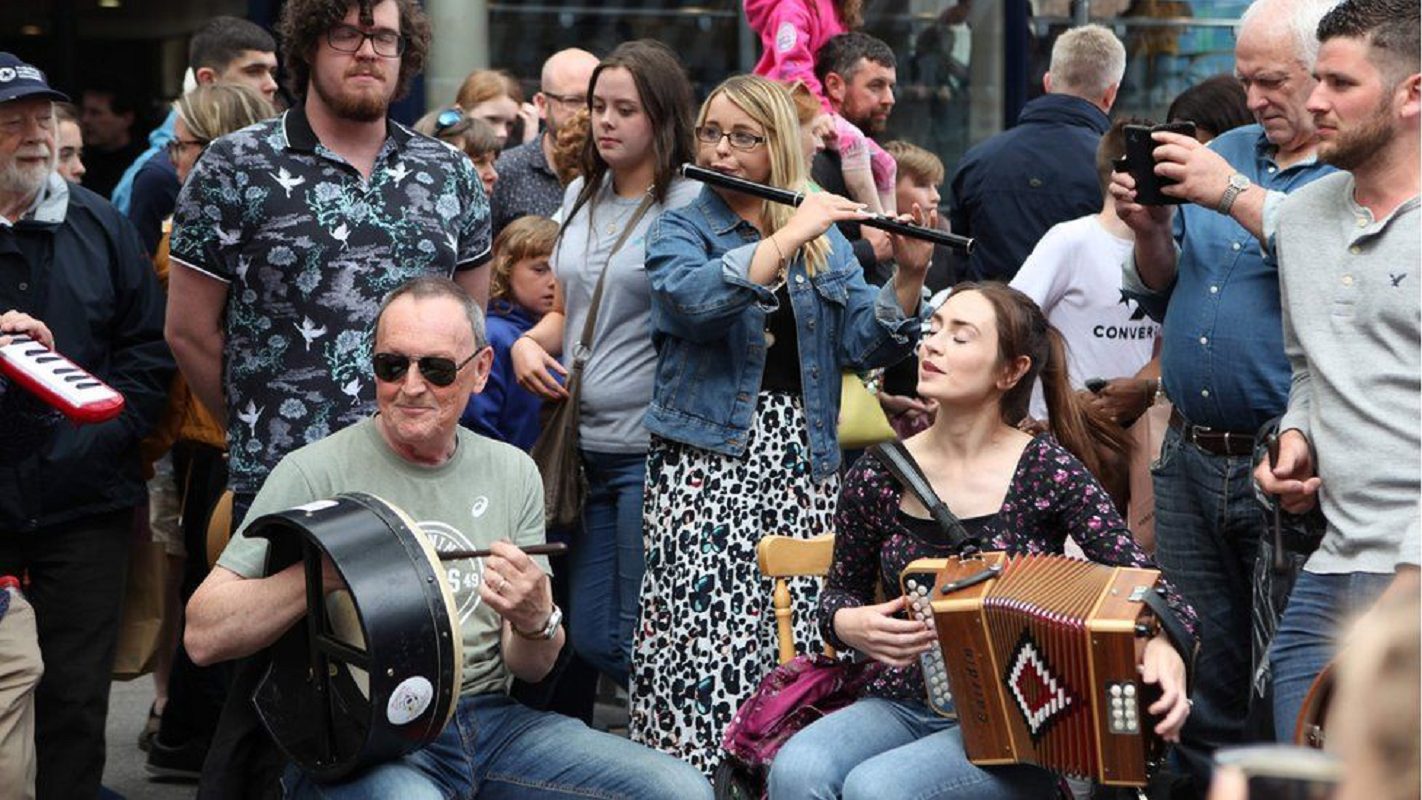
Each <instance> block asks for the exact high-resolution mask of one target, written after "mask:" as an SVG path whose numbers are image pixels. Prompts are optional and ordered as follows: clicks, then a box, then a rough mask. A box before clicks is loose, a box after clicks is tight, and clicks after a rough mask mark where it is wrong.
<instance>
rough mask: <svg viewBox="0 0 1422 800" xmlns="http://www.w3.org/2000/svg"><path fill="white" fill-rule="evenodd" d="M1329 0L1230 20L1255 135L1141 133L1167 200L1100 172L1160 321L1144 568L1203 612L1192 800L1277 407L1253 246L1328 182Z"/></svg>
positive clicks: (1129, 284)
mask: <svg viewBox="0 0 1422 800" xmlns="http://www.w3.org/2000/svg"><path fill="white" fill-rule="evenodd" d="M1334 2H1335V0H1257V2H1255V3H1253V4H1252V5H1250V6H1249V8H1248V9H1246V10H1245V12H1244V15H1243V16H1242V17H1241V21H1240V29H1239V34H1238V39H1237V40H1236V43H1235V48H1234V56H1235V74H1236V75H1237V76H1238V77H1239V80H1240V83H1241V84H1242V85H1243V86H1244V90H1245V95H1246V97H1247V99H1248V104H1249V110H1250V111H1251V112H1252V113H1253V114H1254V118H1255V120H1256V121H1257V122H1258V124H1257V125H1246V126H1244V127H1240V128H1235V129H1234V130H1231V131H1228V132H1226V133H1224V134H1222V135H1220V136H1219V137H1217V138H1215V139H1213V140H1211V141H1210V143H1209V144H1208V145H1202V144H1200V143H1199V141H1198V140H1196V139H1195V137H1193V136H1183V135H1179V134H1172V133H1164V132H1162V133H1156V134H1153V138H1154V139H1155V143H1156V145H1157V146H1156V148H1155V150H1154V151H1153V154H1154V157H1155V160H1156V167H1155V172H1156V174H1157V175H1160V176H1163V177H1167V178H1174V179H1177V180H1179V183H1177V184H1175V185H1174V186H1167V187H1165V188H1164V189H1163V190H1162V191H1163V192H1164V193H1166V194H1168V195H1172V196H1174V197H1177V198H1180V199H1183V200H1186V201H1188V202H1186V203H1185V204H1184V205H1181V206H1179V209H1178V210H1176V209H1175V208H1174V207H1172V206H1168V205H1166V206H1142V205H1140V204H1139V203H1137V202H1136V193H1135V181H1134V180H1132V179H1131V176H1130V175H1129V174H1128V173H1125V172H1116V173H1114V174H1113V175H1112V176H1111V193H1112V195H1114V196H1115V198H1116V213H1117V214H1118V215H1119V216H1120V217H1121V219H1122V220H1124V221H1125V222H1126V224H1127V225H1129V226H1130V227H1131V229H1132V230H1134V231H1135V246H1134V248H1133V250H1132V253H1131V254H1130V255H1129V256H1128V257H1127V259H1126V263H1125V265H1124V270H1123V275H1122V288H1123V290H1124V296H1125V297H1128V298H1130V299H1133V300H1136V301H1138V302H1139V303H1140V305H1141V307H1142V308H1144V309H1145V311H1146V313H1147V314H1149V315H1150V316H1151V317H1152V318H1153V319H1155V320H1157V321H1159V322H1161V323H1162V324H1163V327H1162V329H1161V336H1160V338H1161V341H1162V342H1163V349H1162V352H1161V382H1162V384H1163V386H1164V389H1165V393H1166V395H1167V396H1168V397H1169V398H1170V400H1171V402H1172V403H1173V404H1174V410H1173V411H1172V413H1171V416H1170V425H1169V428H1168V429H1167V430H1166V432H1165V441H1164V443H1163V444H1162V446H1161V450H1160V457H1159V458H1158V459H1157V460H1156V462H1155V464H1154V466H1153V468H1152V470H1151V473H1152V481H1153V483H1154V489H1155V505H1156V517H1155V535H1156V554H1155V555H1156V560H1157V561H1158V562H1159V563H1160V567H1161V569H1162V570H1163V571H1164V573H1165V575H1166V577H1167V578H1169V579H1170V580H1171V581H1172V582H1174V584H1175V585H1176V586H1177V587H1179V589H1180V592H1181V594H1183V595H1185V599H1186V600H1188V601H1190V603H1191V604H1192V605H1194V606H1195V607H1196V608H1197V609H1199V611H1200V630H1201V636H1200V641H1201V644H1200V653H1199V656H1198V658H1197V660H1196V664H1195V681H1194V687H1193V692H1192V695H1191V697H1192V699H1193V700H1194V701H1195V705H1194V711H1193V713H1192V714H1191V715H1190V719H1189V721H1188V722H1186V724H1185V729H1184V731H1183V732H1182V733H1181V737H1180V738H1181V744H1180V746H1179V747H1178V748H1177V750H1176V752H1177V753H1179V754H1180V755H1181V757H1182V758H1183V760H1184V761H1185V762H1186V763H1187V764H1188V765H1189V766H1190V768H1191V771H1192V772H1193V773H1194V775H1195V777H1196V779H1197V780H1199V781H1200V782H1201V791H1202V792H1203V790H1204V786H1205V783H1204V781H1205V780H1207V778H1208V775H1209V773H1210V771H1211V766H1210V754H1211V753H1212V752H1213V751H1214V750H1215V749H1216V748H1218V747H1221V746H1227V745H1230V744H1236V743H1239V742H1240V741H1242V740H1243V739H1244V738H1245V736H1246V730H1245V724H1246V721H1247V718H1248V715H1249V698H1250V670H1251V658H1252V655H1253V651H1252V645H1251V633H1250V620H1251V610H1252V609H1253V607H1254V600H1253V588H1252V577H1253V575H1254V568H1255V561H1256V556H1257V555H1258V553H1259V550H1260V542H1261V539H1263V538H1264V537H1265V536H1266V535H1267V531H1268V526H1266V525H1265V521H1264V515H1263V514H1262V513H1261V512H1260V509H1259V504H1258V500H1257V499H1256V498H1255V494H1254V482H1253V480H1252V478H1251V475H1250V473H1251V471H1252V470H1253V469H1254V460H1253V453H1254V435H1255V433H1256V432H1257V431H1258V430H1259V428H1260V427H1261V426H1263V425H1264V424H1265V423H1266V422H1269V421H1270V420H1272V419H1274V418H1275V417H1278V416H1279V415H1280V414H1282V413H1283V412H1284V407H1285V404H1286V400H1287V398H1288V395H1289V361H1288V358H1286V357H1285V355H1284V342H1283V324H1282V322H1281V319H1280V310H1279V276H1278V267H1277V264H1276V262H1275V260H1274V256H1273V254H1272V253H1268V252H1265V251H1263V250H1262V249H1261V247H1260V240H1261V238H1262V233H1263V231H1264V230H1265V229H1266V228H1267V227H1268V225H1269V220H1271V219H1273V218H1274V215H1276V214H1277V213H1278V208H1279V204H1280V203H1281V202H1282V201H1283V199H1284V197H1285V196H1286V195H1287V194H1288V193H1289V192H1293V191H1295V190H1297V189H1299V188H1300V187H1302V186H1304V185H1305V184H1308V183H1310V182H1312V181H1314V180H1317V179H1318V178H1321V177H1323V176H1324V175H1327V174H1329V173H1331V172H1333V171H1334V170H1333V168H1332V167H1331V166H1328V165H1327V164H1324V163H1322V162H1320V161H1318V159H1317V158H1316V157H1315V150H1316V148H1317V145H1318V134H1317V132H1316V130H1315V127H1314V121H1313V116H1312V115H1311V114H1310V113H1309V112H1308V109H1307V108H1306V107H1305V103H1306V102H1307V101H1308V96H1309V93H1310V92H1311V91H1313V87H1314V84H1315V81H1314V79H1313V77H1312V75H1311V72H1310V71H1311V70H1312V68H1313V61H1314V57H1315V56H1316V54H1317V51H1318V40H1317V39H1316V38H1315V37H1314V30H1315V28H1317V26H1318V20H1319V19H1320V18H1322V16H1323V14H1324V12H1326V11H1327V10H1328V9H1329V8H1330V7H1332V5H1333V4H1334Z"/></svg>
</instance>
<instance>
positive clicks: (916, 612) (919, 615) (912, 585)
mask: <svg viewBox="0 0 1422 800" xmlns="http://www.w3.org/2000/svg"><path fill="white" fill-rule="evenodd" d="M936 577H937V576H936V575H934V574H933V573H923V574H920V575H912V576H909V577H908V578H906V579H905V580H904V587H905V588H906V589H907V590H908V591H907V592H906V593H907V594H908V598H909V606H910V607H911V609H912V610H911V613H912V614H913V618H914V619H916V620H918V621H920V622H928V623H929V624H930V625H931V624H932V623H933V598H932V596H931V595H932V590H933V581H934V578H936ZM918 663H919V666H920V667H921V668H922V669H923V685H924V688H925V689H927V690H928V705H929V707H930V708H932V709H933V710H934V711H935V712H936V713H938V714H943V715H947V714H952V713H953V693H952V692H951V691H949V688H948V669H947V667H946V666H944V664H943V650H942V649H941V648H938V647H934V648H931V649H930V650H929V651H928V652H926V653H923V654H922V655H920V656H919V657H918Z"/></svg>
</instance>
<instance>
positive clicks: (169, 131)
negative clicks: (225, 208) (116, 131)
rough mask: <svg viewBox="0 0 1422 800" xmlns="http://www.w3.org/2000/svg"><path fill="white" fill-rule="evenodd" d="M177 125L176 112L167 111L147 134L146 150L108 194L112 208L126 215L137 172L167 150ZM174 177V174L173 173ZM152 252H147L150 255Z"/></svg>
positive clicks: (125, 171) (131, 199)
mask: <svg viewBox="0 0 1422 800" xmlns="http://www.w3.org/2000/svg"><path fill="white" fill-rule="evenodd" d="M177 123H178V112H177V111H176V110H174V111H169V112H168V116H167V117H165V118H164V119H163V124H162V125H159V126H158V127H156V128H154V129H153V130H151V131H149V132H148V149H147V150H144V151H143V152H142V153H139V154H138V158H135V159H134V160H133V163H132V164H129V165H128V169H126V170H124V171H123V177H121V178H119V182H118V184H117V185H115V186H114V190H113V191H112V192H111V193H110V194H109V198H110V199H109V202H111V203H113V204H114V208H117V209H118V210H119V211H121V212H123V213H125V214H127V213H128V208H129V204H130V203H131V202H132V201H133V180H134V178H137V177H138V171H139V170H140V169H142V168H143V165H144V164H146V163H148V159H150V158H152V157H154V156H156V155H158V154H159V153H161V152H163V151H164V150H167V149H168V142H171V141H173V140H174V139H176V138H177V137H178V135H177V133H175V132H174V128H173V126H174V125H176V124H177ZM175 175H176V173H175ZM152 252H153V251H152V250H149V253H150V254H151V253H152Z"/></svg>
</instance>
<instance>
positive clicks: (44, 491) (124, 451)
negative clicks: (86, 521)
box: [0, 175, 175, 533]
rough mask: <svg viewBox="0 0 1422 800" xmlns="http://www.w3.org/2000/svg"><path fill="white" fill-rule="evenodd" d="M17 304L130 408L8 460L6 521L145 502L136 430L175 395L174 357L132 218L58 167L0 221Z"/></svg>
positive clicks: (7, 278) (8, 527)
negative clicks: (11, 218) (11, 220)
mask: <svg viewBox="0 0 1422 800" xmlns="http://www.w3.org/2000/svg"><path fill="white" fill-rule="evenodd" d="M12 308H13V309H18V310H20V311H24V312H25V313H27V314H30V315H31V316H33V317H36V318H37V319H39V320H41V321H43V322H44V323H45V324H46V325H47V326H49V329H50V330H51V331H52V332H53V333H54V340H55V349H56V350H58V351H59V352H60V353H62V354H64V355H65V356H68V357H69V358H70V359H71V360H73V361H75V362H77V363H78V364H79V365H80V366H82V367H84V368H85V369H87V370H89V371H90V372H92V373H94V374H95V375H97V376H98V377H99V378H101V379H102V380H104V381H105V382H107V383H108V384H109V385H110V386H112V387H113V388H114V389H116V390H117V391H119V392H120V393H122V394H123V396H124V400H125V407H124V411H123V413H122V414H120V415H119V416H118V417H117V418H115V419H112V420H110V421H108V422H104V423H101V424H97V425H84V426H78V425H74V424H71V423H68V422H64V423H62V424H60V425H59V426H58V429H57V430H55V431H54V433H53V435H52V436H51V437H50V438H49V440H48V442H47V443H46V444H45V445H43V446H41V447H38V448H36V449H34V450H32V451H30V452H29V453H27V454H25V455H24V456H23V457H21V458H16V459H12V460H8V461H5V462H4V463H0V532H5V533H14V532H27V531H33V530H35V529H38V528H43V527H47V526H50V525H55V524H58V523H62V522H67V521H70V520H74V519H79V518H82V517H86V516H90V515H93V514H98V513H103V512H107V511H114V510H117V509H120V508H131V507H133V506H135V505H137V504H139V503H140V502H142V500H143V497H144V486H143V480H142V478H141V477H140V474H139V459H138V447H137V445H138V440H139V439H140V438H141V437H142V436H143V435H144V434H146V433H147V432H148V431H149V430H150V429H151V428H152V427H153V425H154V423H155V422H156V421H157V419H158V417H159V415H160V414H161V413H162V411H163V408H164V407H165V406H166V404H167V393H168V386H169V383H170V381H171V380H172V376H173V371H174V369H175V367H174V363H173V356H172V354H171V353H170V352H169V351H168V345H167V344H166V343H165V342H164V341H163V310H164V298H163V293H162V290H161V289H160V288H159V286H158V281H157V278H156V277H155V276H154V274H153V264H152V263H151V262H150V261H149V260H148V259H147V258H146V257H144V254H143V245H142V244H141V243H140V242H139V239H138V234H137V232H136V231H135V230H134V228H133V225H132V224H131V223H130V222H129V221H128V220H127V219H125V218H124V216H123V215H122V214H120V213H119V212H118V211H117V210H116V209H115V208H114V207H113V206H111V205H109V203H108V201H107V200H104V199H103V198H101V197H99V196H98V195H96V194H94V193H93V192H90V191H89V190H87V189H84V188H83V187H79V186H68V185H66V184H64V182H63V180H62V179H60V178H59V177H58V176H56V175H51V176H50V183H49V184H48V186H47V187H46V189H45V199H44V200H43V201H42V202H41V203H40V205H39V206H38V208H37V209H35V211H34V212H32V213H31V214H29V215H26V217H25V218H24V219H21V220H20V221H19V222H18V223H16V224H15V225H13V226H9V225H0V309H12Z"/></svg>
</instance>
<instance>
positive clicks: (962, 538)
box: [869, 441, 978, 554]
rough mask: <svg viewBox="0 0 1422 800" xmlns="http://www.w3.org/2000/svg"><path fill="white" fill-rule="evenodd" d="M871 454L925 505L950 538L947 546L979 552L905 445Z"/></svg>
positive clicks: (896, 444)
mask: <svg viewBox="0 0 1422 800" xmlns="http://www.w3.org/2000/svg"><path fill="white" fill-rule="evenodd" d="M869 453H870V454H871V455H873V456H874V457H875V458H876V459H878V460H879V463H881V464H883V465H884V466H885V467H888V469H889V472H892V473H893V474H894V477H895V478H897V479H898V481H899V484H900V485H902V486H903V487H904V488H905V489H907V490H908V491H909V492H911V493H913V496H914V497H917V498H918V501H919V502H920V503H923V506H924V508H927V509H928V513H929V515H930V516H932V517H933V521H934V522H937V523H938V525H939V527H941V528H942V529H943V532H944V533H946V534H947V535H948V543H949V544H950V545H951V546H952V547H953V549H955V550H958V551H959V552H961V553H964V554H970V553H975V552H977V550H978V543H977V540H975V539H974V538H973V537H972V536H971V535H970V534H969V533H968V530H967V529H966V528H964V527H963V523H962V522H961V521H960V520H959V519H958V517H957V516H956V515H954V514H953V512H952V510H950V509H949V508H948V504H947V503H944V502H943V500H942V499H941V498H940V497H939V496H938V493H937V492H935V491H933V485H932V484H930V483H929V482H928V477H927V476H925V475H924V474H923V469H922V468H921V467H919V465H918V462H917V461H915V460H914V458H913V456H912V455H910V454H909V451H908V449H907V448H905V447H904V445H903V443H902V442H898V441H893V442H883V443H881V444H876V445H874V446H873V447H871V448H869Z"/></svg>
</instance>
